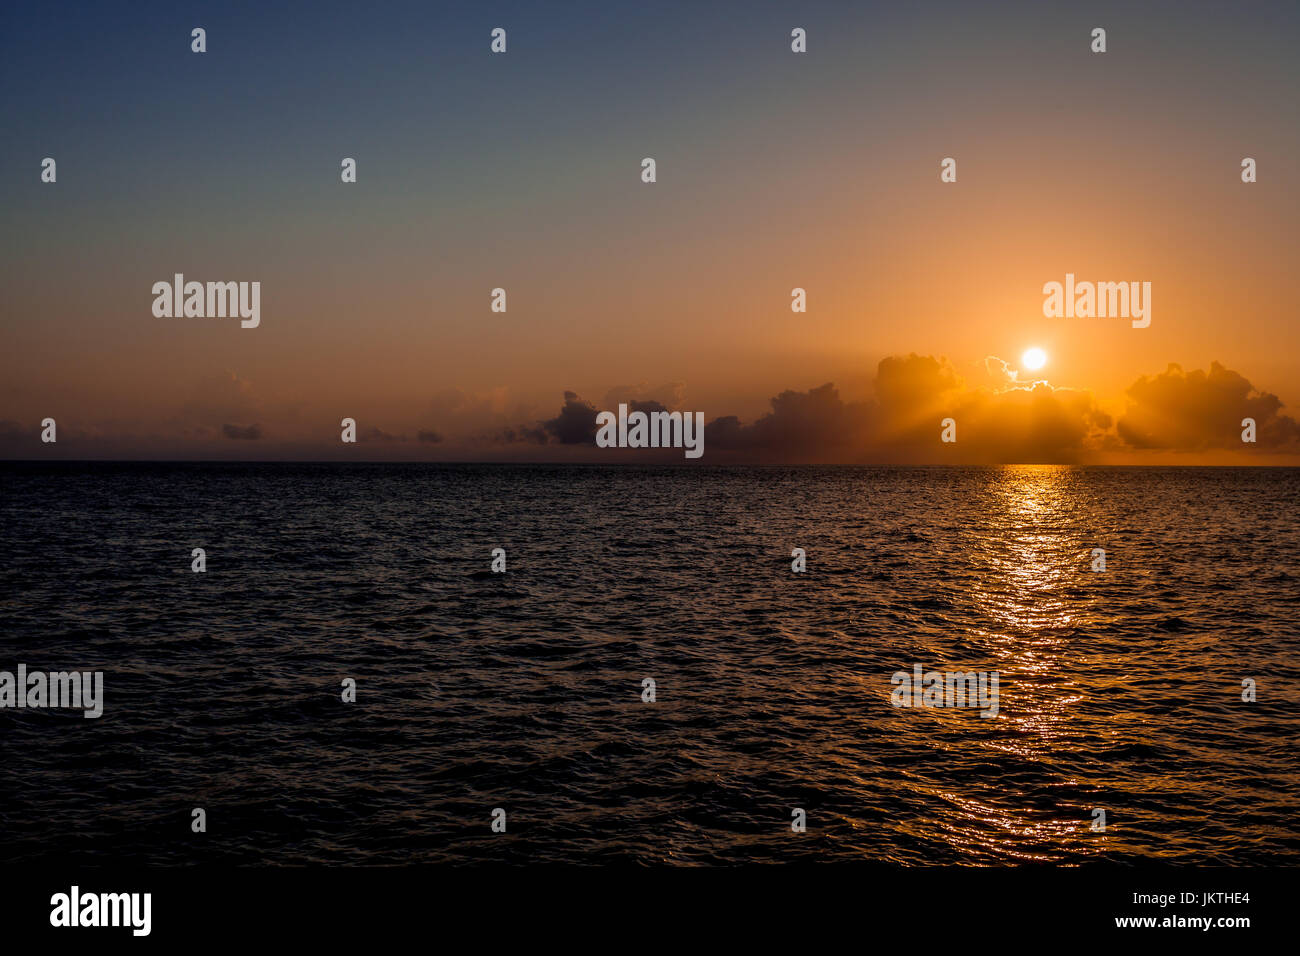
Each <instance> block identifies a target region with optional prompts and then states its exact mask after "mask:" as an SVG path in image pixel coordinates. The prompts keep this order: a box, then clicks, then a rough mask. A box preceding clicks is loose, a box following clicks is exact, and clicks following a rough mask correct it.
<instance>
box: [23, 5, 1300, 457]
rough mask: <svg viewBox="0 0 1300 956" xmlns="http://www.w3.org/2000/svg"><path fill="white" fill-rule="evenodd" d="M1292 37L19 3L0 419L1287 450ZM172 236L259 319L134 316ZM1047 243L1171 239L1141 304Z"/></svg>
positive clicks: (545, 11)
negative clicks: (619, 425)
mask: <svg viewBox="0 0 1300 956" xmlns="http://www.w3.org/2000/svg"><path fill="white" fill-rule="evenodd" d="M195 27H202V28H203V29H204V30H205V31H206V41H207V51H206V52H204V53H201V54H200V53H194V52H192V51H191V42H192V41H191V30H192V29H193V28H195ZM495 27H502V28H504V29H505V30H506V32H507V50H506V52H505V53H504V54H494V53H492V52H491V51H490V49H489V45H490V42H491V36H490V34H491V31H492V30H493V28H495ZM795 27H801V28H803V29H804V30H806V32H807V52H806V53H799V54H797V53H793V52H792V51H791V48H790V43H791V39H790V33H791V30H792V29H793V28H795ZM1096 27H1102V28H1104V29H1105V30H1106V42H1107V49H1106V52H1105V53H1094V52H1092V50H1091V48H1090V46H1091V43H1092V36H1091V35H1092V31H1093V29H1094V28H1096ZM1298 41H1300V7H1298V6H1297V5H1296V4H1294V3H1252V4H1236V3H1227V2H1224V3H1187V2H1178V3H1143V4H1140V5H1138V4H1130V3H1114V4H1107V3H1097V4H1088V5H1065V4H1043V3H1032V2H1027V3H1014V4H1012V3H994V4H971V3H963V2H951V3H925V2H920V3H906V4H903V3H853V4H850V3H809V2H800V3H761V2H760V3H744V4H741V3H709V4H698V3H695V4H688V3H665V2H656V3H654V4H636V5H634V4H626V3H618V4H614V3H609V2H603V3H585V2H564V3H558V2H556V3H549V2H545V3H544V2H532V3H469V2H467V3H436V2H421V3H383V2H375V3H368V4H341V3H331V2H322V3H315V4H311V5H309V6H308V5H300V6H297V7H296V8H294V7H290V6H289V5H270V4H262V3H249V4H228V3H221V4H217V3H212V4H190V3H151V2H141V3H134V4H131V5H121V6H118V7H116V8H113V9H109V8H105V7H100V6H98V5H90V4H67V3H57V2H55V3H49V4H25V5H15V4H8V5H5V6H4V8H3V10H2V11H0V77H2V81H0V128H2V129H3V130H4V136H3V138H2V141H0V204H2V205H3V209H4V216H3V219H4V228H3V230H2V231H0V242H2V243H3V257H2V260H0V457H3V458H9V459H41V458H78V459H79V458H107V459H113V458H126V459H154V458H158V459H173V458H180V459H307V460H325V459H349V458H358V459H363V460H386V459H402V460H408V459H409V460H483V461H489V460H539V461H552V460H554V461H569V460H575V461H576V460H582V461H629V460H638V458H637V456H641V457H646V456H652V455H655V456H657V457H660V458H665V459H666V460H677V459H678V458H680V457H681V455H680V452H676V453H674V454H670V455H669V454H665V453H652V452H638V451H635V450H628V449H602V448H597V447H595V446H594V444H593V443H592V434H593V432H594V419H595V414H596V412H598V411H601V410H607V409H609V410H613V409H616V408H617V404H618V403H619V402H620V401H622V402H626V403H630V407H632V408H638V407H640V408H645V409H659V408H668V409H677V410H683V411H691V412H695V411H700V412H702V413H703V415H704V417H705V419H706V421H707V422H708V423H709V426H708V428H707V430H706V435H705V452H704V455H703V457H702V459H700V460H701V461H702V462H704V463H706V464H707V463H710V462H713V463H719V462H726V461H742V460H753V461H790V462H796V461H800V462H801V461H843V462H856V461H867V462H869V461H898V462H945V461H952V462H959V461H972V462H985V461H988V462H996V461H1065V462H1098V463H1123V464H1143V463H1151V464H1166V463H1185V464H1228V463H1232V464H1254V463H1258V464H1300V425H1297V419H1300V348H1297V346H1300V332H1297V325H1296V319H1295V314H1294V313H1295V303H1296V302H1297V301H1298V300H1300V269H1297V268H1296V251H1297V238H1298V237H1297V228H1300V227H1297V213H1298V212H1300V208H1298V207H1300V203H1298V202H1297V200H1298V198H1300V192H1298V188H1300V187H1298V186H1297V173H1298V172H1300V170H1298V168H1297V157H1298V156H1300V127H1298V125H1297V121H1296V118H1297V110H1296V102H1297V94H1298V93H1300V65H1298V64H1300V59H1297V57H1296V56H1295V55H1294V51H1295V49H1296V47H1297V42H1298ZM46 157H50V158H54V159H55V160H56V164H57V167H56V170H57V178H56V181H55V182H53V183H49V182H42V161H43V159H44V158H46ZM345 157H350V158H353V159H355V160H356V167H357V179H356V182H355V183H344V182H342V181H341V178H340V164H341V162H342V160H343V159H344V158H345ZM645 157H653V158H654V159H655V162H656V181H655V182H653V183H645V182H643V181H642V178H641V171H642V167H641V162H642V159H643V158H645ZM945 157H951V158H953V159H955V160H956V170H957V179H956V181H955V182H942V181H941V179H940V161H941V160H942V159H944V158H945ZM1244 157H1251V158H1254V159H1255V160H1256V163H1257V181H1256V182H1254V183H1243V182H1242V180H1241V162H1242V159H1243V158H1244ZM176 273H181V274H183V275H184V276H185V277H186V279H187V280H195V281H200V282H206V281H221V282H227V281H250V282H251V281H257V282H259V283H260V293H261V300H260V302H261V308H260V323H259V325H258V326H257V327H256V328H242V327H241V325H240V322H239V321H238V319H230V318H208V317H171V318H163V317H158V316H156V315H155V314H154V310H153V304H154V294H153V292H152V289H153V286H154V284H155V283H156V282H159V281H165V282H170V281H172V277H173V276H174V275H175V274H176ZM1067 273H1072V274H1074V275H1075V276H1076V277H1077V278H1078V280H1079V281H1084V280H1090V281H1097V282H1103V281H1105V282H1110V281H1115V282H1119V281H1123V282H1130V281H1137V282H1149V283H1151V314H1150V318H1151V322H1150V325H1149V327H1146V328H1133V327H1132V325H1131V323H1130V322H1129V320H1128V319H1125V318H1116V317H1108V318H1096V317H1091V318H1086V317H1046V316H1044V314H1043V301H1044V293H1043V287H1044V284H1045V283H1048V282H1052V281H1057V282H1063V281H1064V278H1065V276H1066V274H1067ZM796 287H798V288H803V289H805V290H806V297H807V311H806V312H803V313H796V312H792V311H791V290H792V289H794V288H796ZM495 288H503V289H505V290H506V301H507V308H506V311H505V312H493V311H492V310H491V300H492V290H493V289H495ZM1030 347H1038V348H1042V349H1043V350H1044V351H1045V352H1046V353H1047V355H1048V362H1047V364H1046V365H1045V366H1044V367H1043V368H1042V369H1041V370H1039V371H1037V372H1034V373H1030V372H1029V371H1028V370H1026V369H1024V368H1022V367H1021V355H1022V354H1023V352H1024V351H1025V350H1026V349H1028V348H1030ZM1035 382H1038V383H1039V384H1035ZM1247 415H1249V416H1251V417H1254V418H1255V419H1256V421H1257V438H1256V442H1254V443H1251V444H1246V443H1243V442H1242V440H1241V432H1242V426H1241V420H1242V419H1243V417H1245V416H1247ZM47 417H51V418H54V419H55V420H56V422H57V439H58V440H57V442H56V443H54V444H48V443H44V442H42V441H41V439H40V435H41V432H42V428H41V422H42V420H44V419H45V418H47ZM345 417H350V418H353V419H354V420H355V421H356V422H357V430H358V434H359V437H360V439H361V440H360V441H359V442H358V443H357V444H355V445H346V444H343V443H342V442H341V441H340V423H341V420H342V419H343V418H345ZM947 417H951V418H953V420H954V421H955V422H956V438H957V440H956V441H955V442H954V443H951V444H949V443H943V442H941V440H940V434H941V428H940V423H941V420H942V419H943V418H947Z"/></svg>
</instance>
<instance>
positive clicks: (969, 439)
mask: <svg viewBox="0 0 1300 956" xmlns="http://www.w3.org/2000/svg"><path fill="white" fill-rule="evenodd" d="M977 369H978V374H977V377H978V378H979V381H980V384H971V383H969V382H967V381H965V380H964V379H963V378H962V376H961V375H960V374H959V373H958V372H957V370H956V369H955V368H954V367H953V366H952V365H951V364H950V363H949V362H948V361H947V359H944V358H935V357H934V356H928V355H924V356H923V355H916V354H911V355H906V356H889V357H887V358H885V359H882V360H881V362H880V363H879V365H878V366H877V370H876V378H875V381H874V384H873V393H872V395H871V396H870V397H868V398H866V399H864V400H861V401H849V400H846V399H845V398H844V397H843V396H841V394H840V392H839V389H838V388H837V387H836V386H835V384H834V383H833V382H827V383H825V384H823V385H819V386H817V387H815V388H811V389H808V390H806V391H799V390H796V389H788V390H786V391H784V392H781V393H780V394H779V395H777V396H775V397H774V398H772V399H771V400H770V403H771V410H770V411H768V412H767V413H766V414H764V415H762V416H760V417H759V418H757V419H756V420H754V421H752V422H743V421H742V420H741V419H740V418H739V417H737V416H735V415H721V416H717V417H715V418H713V419H712V420H711V421H709V423H708V424H707V426H706V427H705V442H704V445H705V448H706V450H708V451H714V452H718V453H721V455H722V457H723V460H754V461H788V462H801V461H826V462H831V461H836V462H866V461H963V462H1025V463H1033V462H1065V463H1069V462H1079V461H1085V460H1088V459H1089V458H1090V457H1091V456H1094V455H1097V454H1099V453H1112V452H1119V453H1121V454H1122V453H1126V452H1133V451H1142V450H1146V449H1168V450H1174V451H1189V452H1194V451H1202V450H1207V449H1213V448H1240V447H1241V441H1240V431H1241V425H1240V422H1241V419H1242V418H1247V417H1249V418H1254V419H1255V421H1256V422H1257V425H1258V444H1259V445H1260V446H1261V447H1263V448H1267V449H1270V450H1274V451H1279V450H1280V451H1300V426H1298V425H1297V423H1296V422H1295V420H1294V419H1292V418H1290V417H1288V416H1287V415H1284V414H1282V411H1281V409H1282V402H1281V400H1280V399H1279V398H1278V397H1277V396H1276V395H1272V394H1270V393H1267V392H1260V391H1258V390H1257V389H1255V388H1254V386H1252V385H1251V383H1250V382H1249V381H1248V380H1247V379H1246V378H1245V377H1244V376H1242V375H1241V374H1239V373H1237V372H1234V371H1232V370H1230V369H1226V368H1224V367H1223V366H1222V365H1221V364H1219V363H1218V362H1214V363H1212V364H1211V366H1210V370H1209V371H1208V372H1203V371H1193V372H1184V371H1183V370H1182V369H1181V368H1179V367H1178V366H1176V365H1171V366H1170V367H1169V369H1168V370H1167V371H1166V372H1163V373H1161V374H1160V375H1155V376H1144V377H1142V378H1140V379H1138V381H1137V382H1135V383H1134V384H1133V385H1132V387H1130V388H1129V389H1128V392H1127V398H1128V410H1127V411H1126V413H1125V414H1124V415H1123V416H1122V417H1121V418H1120V419H1119V421H1118V423H1117V422H1116V421H1115V419H1114V418H1113V417H1112V416H1111V415H1110V414H1109V413H1108V412H1107V411H1106V410H1104V409H1103V408H1102V407H1101V405H1100V403H1099V401H1098V399H1097V397H1096V396H1095V395H1094V394H1093V393H1092V392H1091V391H1088V390H1086V389H1073V388H1061V387H1056V386H1053V385H1051V384H1050V383H1049V382H1047V381H1045V380H1039V381H1027V382H1022V381H1019V380H1018V378H1017V372H1016V370H1015V369H1013V368H1012V367H1011V366H1010V364H1009V363H1007V362H1005V361H1004V360H1002V359H1000V358H998V357H997V356H992V355H990V356H987V357H986V358H985V359H984V361H983V362H982V363H981V364H980V365H977ZM649 394H658V395H660V396H662V397H663V398H670V399H673V400H674V402H673V404H668V403H664V402H661V401H660V400H658V399H653V398H643V399H638V398H637V397H636V396H638V395H641V396H646V395H649ZM680 395H681V388H680V386H671V387H669V386H663V387H660V388H659V389H653V390H646V389H645V388H644V386H622V387H619V388H616V389H611V390H610V392H609V393H608V394H607V395H606V407H615V406H616V405H617V403H618V402H619V401H621V402H625V403H626V404H628V406H629V410H641V411H647V412H649V411H660V410H669V409H671V408H673V407H675V406H676V404H677V401H678V400H679V399H680ZM615 400H618V401H615ZM596 413H597V408H596V407H595V406H593V405H592V404H591V403H590V402H587V401H586V400H584V399H583V398H581V397H580V396H579V395H577V394H576V393H575V392H572V391H569V392H565V393H564V404H563V405H562V406H561V408H560V411H559V414H558V415H556V416H555V417H554V418H550V419H546V420H543V421H538V422H535V423H532V424H527V425H516V426H511V427H508V428H504V429H501V430H499V431H498V432H497V433H496V434H495V436H494V437H495V439H496V440H497V441H500V442H506V443H515V442H527V443H532V444H540V445H546V444H561V445H592V444H594V443H595V433H596ZM945 418H952V419H954V420H955V422H956V423H957V442H956V444H954V445H943V444H941V443H940V441H939V434H940V430H941V422H942V421H943V420H944V419H945ZM706 453H707V451H706Z"/></svg>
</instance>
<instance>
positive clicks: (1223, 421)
mask: <svg viewBox="0 0 1300 956" xmlns="http://www.w3.org/2000/svg"><path fill="white" fill-rule="evenodd" d="M1126 395H1127V397H1128V409H1127V411H1126V412H1125V413H1124V415H1122V416H1121V417H1120V420H1119V424H1118V426H1117V430H1118V434H1119V437H1120V439H1121V440H1122V441H1124V442H1125V443H1126V444H1127V445H1130V446H1132V447H1133V448H1153V449H1154V448H1164V449H1176V450H1179V451H1199V450H1205V449H1210V448H1240V447H1241V445H1242V441H1241V428H1242V425H1241V421H1242V419H1243V418H1253V419H1254V420H1255V426H1256V439H1255V440H1256V444H1257V445H1259V446H1260V447H1261V448H1268V449H1270V450H1273V451H1285V450H1300V425H1297V423H1296V421H1295V419H1293V418H1291V417H1290V416H1289V415H1284V414H1282V407H1283V405H1282V400H1281V399H1280V398H1278V397H1277V396H1276V395H1274V394H1272V393H1270V392H1264V391H1260V390H1258V389H1256V388H1255V386H1254V385H1252V384H1251V383H1250V381H1249V380H1248V379H1246V378H1245V377H1244V376H1242V375H1241V374H1240V373H1239V372H1234V371H1233V370H1232V369H1229V368H1224V367H1223V366H1222V365H1220V364H1219V363H1218V362H1211V363H1210V370H1209V371H1208V372H1203V371H1201V370H1200V369H1193V370H1192V371H1190V372H1184V371H1183V369H1182V367H1181V366H1178V365H1170V366H1169V367H1168V368H1167V369H1166V370H1165V371H1163V372H1161V373H1160V374H1159V375H1144V376H1142V377H1141V378H1140V379H1138V380H1137V381H1136V382H1134V383H1133V384H1132V385H1131V386H1129V389H1128V391H1127V392H1126Z"/></svg>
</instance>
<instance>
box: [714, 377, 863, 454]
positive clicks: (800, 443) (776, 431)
mask: <svg viewBox="0 0 1300 956" xmlns="http://www.w3.org/2000/svg"><path fill="white" fill-rule="evenodd" d="M771 403H772V410H771V411H770V412H768V413H767V414H766V415H764V416H763V417H761V418H759V419H758V420H757V421H755V422H754V423H753V424H752V425H742V424H741V423H740V420H739V419H738V418H736V417H735V416H734V415H728V416H724V417H722V418H718V419H715V420H714V421H712V422H710V423H709V424H708V425H706V426H705V428H704V447H705V448H706V449H709V448H717V449H724V450H739V451H747V452H750V453H755V454H757V455H758V456H759V457H764V458H766V457H785V458H806V457H809V456H812V457H814V458H818V457H820V458H823V459H825V456H827V455H830V456H831V457H836V455H837V453H845V452H848V453H850V454H851V453H853V452H854V451H855V450H858V451H860V450H861V447H862V444H863V442H864V441H865V440H866V438H867V436H868V435H869V434H870V429H871V423H872V416H873V410H872V408H871V406H870V405H868V404H867V403H862V402H858V403H846V402H844V401H843V400H842V399H841V398H840V393H839V390H838V389H836V387H835V385H834V384H833V383H831V382H827V383H826V384H825V385H821V386H818V387H817V388H814V389H810V390H808V391H806V392H796V391H793V390H786V391H784V392H782V393H781V394H780V395H777V396H776V397H775V398H773V399H771Z"/></svg>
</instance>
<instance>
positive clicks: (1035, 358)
mask: <svg viewBox="0 0 1300 956" xmlns="http://www.w3.org/2000/svg"><path fill="white" fill-rule="evenodd" d="M1020 364H1021V365H1023V366H1024V367H1025V368H1027V369H1029V371H1031V372H1037V371H1038V370H1039V369H1040V368H1042V367H1043V366H1044V365H1046V364H1047V353H1046V352H1044V351H1043V350H1042V349H1040V348H1032V349H1025V354H1024V355H1022V356H1020Z"/></svg>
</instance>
